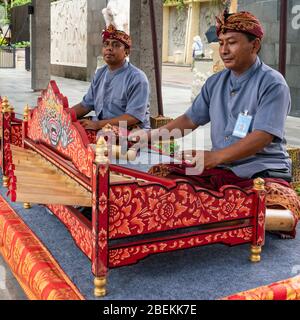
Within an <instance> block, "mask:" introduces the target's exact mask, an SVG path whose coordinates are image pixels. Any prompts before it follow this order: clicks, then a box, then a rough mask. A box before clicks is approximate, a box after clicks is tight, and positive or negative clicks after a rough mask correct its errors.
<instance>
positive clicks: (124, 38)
mask: <svg viewBox="0 0 300 320" xmlns="http://www.w3.org/2000/svg"><path fill="white" fill-rule="evenodd" d="M107 39H115V40H118V41H120V42H121V43H123V44H124V45H125V47H126V48H130V47H131V37H130V36H129V35H128V34H127V33H125V32H124V31H121V30H117V29H116V28H115V27H114V26H113V25H112V24H110V25H109V26H108V27H107V28H106V29H105V30H103V31H102V40H103V42H104V41H106V40H107Z"/></svg>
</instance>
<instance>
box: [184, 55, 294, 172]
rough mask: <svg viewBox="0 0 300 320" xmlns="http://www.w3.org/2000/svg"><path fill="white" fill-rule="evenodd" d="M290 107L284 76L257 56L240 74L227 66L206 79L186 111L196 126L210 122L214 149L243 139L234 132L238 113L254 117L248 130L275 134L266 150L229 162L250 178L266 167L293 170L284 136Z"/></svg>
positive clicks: (232, 166)
mask: <svg viewBox="0 0 300 320" xmlns="http://www.w3.org/2000/svg"><path fill="white" fill-rule="evenodd" d="M290 108H291V97H290V90H289V87H288V85H287V83H286V81H285V79H284V78H283V76H282V75H281V74H280V73H279V72H277V71H276V70H274V69H272V68H270V67H268V66H267V65H265V64H264V63H262V62H261V61H260V59H259V58H257V59H256V62H255V63H254V64H253V65H252V66H251V67H250V69H248V70H247V71H246V72H245V73H244V74H242V75H240V76H235V75H234V73H233V72H232V71H230V70H228V69H225V70H223V71H221V72H219V73H217V74H215V75H213V76H211V77H210V78H209V79H207V81H206V83H205V84H204V86H203V87H202V90H201V92H200V94H199V95H198V96H197V98H196V99H195V101H194V103H193V105H192V106H191V107H190V108H189V109H188V110H187V112H186V113H185V114H186V116H187V117H188V118H190V119H191V120H192V122H193V123H194V124H196V125H204V124H206V123H208V122H210V123H211V140H212V150H220V149H223V148H226V147H228V146H230V145H231V144H233V143H235V142H237V141H238V140H239V139H240V138H238V137H236V136H233V131H234V127H235V124H236V122H237V119H238V116H239V114H240V113H243V112H245V111H248V114H249V115H251V116H252V122H251V125H250V129H249V133H250V132H252V131H254V130H261V131H265V132H267V133H270V134H272V135H273V136H274V139H273V142H272V143H271V144H270V145H268V146H267V147H265V148H264V149H263V150H261V151H260V152H258V153H257V154H255V155H253V156H250V157H248V158H245V159H241V160H238V161H235V162H232V163H231V164H230V165H228V167H229V168H230V169H231V170H232V171H233V172H234V173H235V174H236V175H237V176H239V177H242V178H251V177H252V176H253V175H254V174H255V173H258V172H260V171H263V170H267V169H288V170H289V171H290V170H291V160H290V158H289V155H288V153H287V152H286V140H285V138H284V135H285V121H286V118H287V115H288V113H289V111H290ZM226 166H227V165H226Z"/></svg>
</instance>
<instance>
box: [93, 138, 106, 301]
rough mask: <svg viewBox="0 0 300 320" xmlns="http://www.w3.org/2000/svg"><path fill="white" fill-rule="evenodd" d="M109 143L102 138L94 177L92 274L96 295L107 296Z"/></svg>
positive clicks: (94, 166) (98, 147)
mask: <svg viewBox="0 0 300 320" xmlns="http://www.w3.org/2000/svg"><path fill="white" fill-rule="evenodd" d="M107 151H108V149H107V143H106V141H105V139H104V137H100V138H99V139H98V141H97V145H96V152H95V153H96V157H95V161H94V163H93V177H92V190H93V191H92V192H93V195H92V197H93V199H92V237H93V238H92V241H93V244H92V247H93V252H92V272H93V274H94V275H95V279H94V294H95V296H96V297H103V296H105V295H106V283H107V281H106V278H107V272H108V263H109V261H108V259H109V258H108V253H109V251H108V205H109V160H108V154H107Z"/></svg>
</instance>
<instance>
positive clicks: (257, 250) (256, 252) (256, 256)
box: [250, 245, 262, 262]
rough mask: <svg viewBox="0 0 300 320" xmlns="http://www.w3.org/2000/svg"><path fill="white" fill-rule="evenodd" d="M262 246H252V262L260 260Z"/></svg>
mask: <svg viewBox="0 0 300 320" xmlns="http://www.w3.org/2000/svg"><path fill="white" fill-rule="evenodd" d="M261 249H262V247H261V246H253V245H252V246H251V256H250V260H251V262H260V254H261Z"/></svg>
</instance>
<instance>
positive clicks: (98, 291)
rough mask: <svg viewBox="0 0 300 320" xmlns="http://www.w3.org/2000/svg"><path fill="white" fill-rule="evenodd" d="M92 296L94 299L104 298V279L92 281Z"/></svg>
mask: <svg viewBox="0 0 300 320" xmlns="http://www.w3.org/2000/svg"><path fill="white" fill-rule="evenodd" d="M94 286H95V290H94V294H95V297H104V296H105V295H106V278H105V277H103V278H98V277H96V278H95V279H94Z"/></svg>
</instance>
